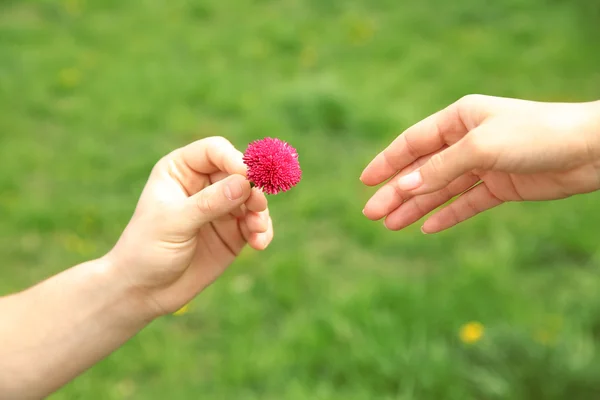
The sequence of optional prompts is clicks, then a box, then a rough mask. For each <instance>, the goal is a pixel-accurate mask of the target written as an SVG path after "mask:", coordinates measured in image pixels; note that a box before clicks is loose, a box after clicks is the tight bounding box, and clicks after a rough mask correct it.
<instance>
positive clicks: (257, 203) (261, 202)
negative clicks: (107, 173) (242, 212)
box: [246, 187, 268, 212]
mask: <svg viewBox="0 0 600 400" xmlns="http://www.w3.org/2000/svg"><path fill="white" fill-rule="evenodd" d="M267 206H268V201H267V197H266V196H265V194H264V193H263V192H262V191H261V190H260V189H259V188H257V187H254V188H252V193H251V194H250V196H249V197H248V200H247V201H246V207H247V208H248V210H250V211H254V212H263V211H265V210H266V209H267Z"/></svg>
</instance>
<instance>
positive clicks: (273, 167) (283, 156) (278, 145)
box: [244, 137, 302, 194]
mask: <svg viewBox="0 0 600 400" xmlns="http://www.w3.org/2000/svg"><path fill="white" fill-rule="evenodd" d="M244 163H245V164H246V165H247V166H248V180H249V181H250V182H252V183H254V184H255V185H256V186H257V187H259V188H260V189H261V190H263V191H264V192H265V193H268V194H277V193H279V192H285V191H288V190H290V189H291V188H292V187H294V186H296V184H298V182H300V179H301V178H302V170H301V169H300V163H299V162H298V152H297V151H296V149H295V148H293V147H292V146H290V145H289V144H288V143H286V142H284V141H283V140H279V139H276V138H269V137H267V138H264V139H261V140H256V141H254V142H252V143H250V145H249V146H248V148H247V149H246V152H245V153H244Z"/></svg>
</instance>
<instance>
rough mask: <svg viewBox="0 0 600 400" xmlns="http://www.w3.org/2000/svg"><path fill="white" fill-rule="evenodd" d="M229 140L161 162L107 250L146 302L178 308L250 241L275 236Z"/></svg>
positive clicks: (259, 245)
mask: <svg viewBox="0 0 600 400" xmlns="http://www.w3.org/2000/svg"><path fill="white" fill-rule="evenodd" d="M245 175H246V166H245V165H244V163H243V161H242V153H240V152H239V151H237V150H236V149H235V148H234V147H233V146H232V145H231V143H229V142H228V141H227V140H226V139H223V138H217V137H213V138H207V139H203V140H200V141H197V142H195V143H192V144H190V145H188V146H186V147H184V148H181V149H178V150H175V151H174V152H172V153H171V154H169V155H167V156H166V157H164V158H163V159H161V160H160V161H159V162H158V163H157V164H156V166H155V167H154V169H153V171H152V173H151V175H150V178H149V180H148V183H147V184H146V187H145V188H144V191H143V193H142V195H141V198H140V200H139V202H138V205H137V208H136V210H135V213H134V215H133V218H132V219H131V221H130V223H129V225H128V226H127V228H126V229H125V231H124V232H123V235H122V236H121V238H120V239H119V241H118V243H117V244H116V246H115V247H114V249H113V250H112V251H111V252H110V253H109V254H108V255H107V258H108V259H109V260H110V262H111V264H112V265H113V268H114V269H115V272H116V273H117V274H119V276H121V279H126V280H127V281H129V282H130V283H131V285H132V287H134V288H135V290H136V291H137V292H138V293H139V294H140V295H141V297H142V298H143V300H144V301H142V302H141V303H142V304H145V305H147V310H144V311H142V312H144V313H145V312H147V313H148V318H154V317H156V316H159V315H162V314H166V313H171V312H174V311H176V310H177V309H179V308H180V307H182V306H183V305H185V304H186V303H187V302H189V301H190V300H191V299H192V298H193V297H194V296H196V295H197V294H198V293H199V292H200V291H201V290H202V289H204V288H205V287H207V286H208V285H209V284H210V283H212V282H213V281H214V280H215V279H216V278H217V277H218V276H219V275H221V273H223V271H224V270H225V268H226V267H227V266H228V265H229V264H231V263H232V262H233V260H234V259H235V258H236V256H237V255H238V254H239V253H240V251H241V250H242V248H243V247H244V246H245V245H246V243H248V244H249V245H250V246H251V247H253V248H254V249H256V250H262V249H265V248H266V247H267V246H268V245H269V243H270V242H271V240H272V238H273V223H272V221H271V218H270V217H269V211H268V209H267V199H266V198H265V196H264V194H263V193H262V192H260V191H259V190H258V189H256V188H254V189H252V188H251V187H250V183H249V182H248V180H247V179H246V178H245Z"/></svg>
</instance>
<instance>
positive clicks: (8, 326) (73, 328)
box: [0, 259, 148, 400]
mask: <svg viewBox="0 0 600 400" xmlns="http://www.w3.org/2000/svg"><path fill="white" fill-rule="evenodd" d="M136 299H137V297H136V295H135V293H134V292H133V291H132V290H131V289H130V287H129V286H128V284H127V282H124V281H123V280H122V279H117V278H116V276H115V275H114V273H113V271H112V269H111V266H110V264H109V262H108V261H107V260H105V259H99V260H94V261H90V262H86V263H83V264H80V265H78V266H76V267H73V268H70V269H68V270H66V271H64V272H62V273H61V274H58V275H56V276H54V277H52V278H50V279H48V280H46V281H44V282H42V283H40V284H38V285H37V286H34V287H32V288H30V289H28V290H26V291H24V292H21V293H18V294H15V295H12V296H8V297H4V298H0V393H1V394H2V396H6V397H2V396H0V397H2V398H10V399H14V400H16V399H39V398H43V397H45V396H46V395H48V394H49V393H51V392H53V391H55V390H57V389H58V388H59V387H61V386H62V385H64V384H65V383H67V382H68V381H69V380H71V379H73V378H74V377H76V376H77V375H79V374H80V373H82V372H83V371H85V370H86V369H88V368H89V367H90V366H92V365H93V364H94V363H96V362H97V361H99V360H101V359H102V358H104V357H105V356H107V355H108V354H110V353H111V352H112V351H114V350H115V349H117V348H118V347H119V346H120V345H122V344H123V343H124V342H125V341H127V340H128V339H129V338H131V337H132V336H133V335H135V334H136V333H137V332H138V331H139V330H140V329H142V328H143V327H144V326H145V325H146V324H147V321H148V319H147V318H145V317H144V315H143V313H142V312H141V311H142V310H143V306H142V304H141V303H140V302H138V301H137V300H136Z"/></svg>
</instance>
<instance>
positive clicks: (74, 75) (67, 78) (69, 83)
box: [58, 68, 81, 89]
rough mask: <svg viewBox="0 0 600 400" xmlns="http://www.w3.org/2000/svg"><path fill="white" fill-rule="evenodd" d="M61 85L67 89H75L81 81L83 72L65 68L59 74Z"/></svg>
mask: <svg viewBox="0 0 600 400" xmlns="http://www.w3.org/2000/svg"><path fill="white" fill-rule="evenodd" d="M58 81H59V82H60V85H61V86H62V87H65V88H69V89H70V88H74V87H75V86H77V85H79V82H80V81H81V72H80V71H79V70H78V69H77V68H65V69H63V70H61V71H60V73H59V74H58Z"/></svg>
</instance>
